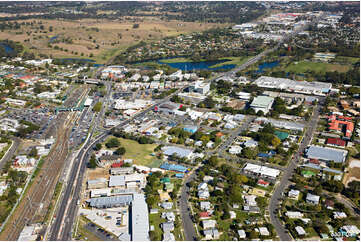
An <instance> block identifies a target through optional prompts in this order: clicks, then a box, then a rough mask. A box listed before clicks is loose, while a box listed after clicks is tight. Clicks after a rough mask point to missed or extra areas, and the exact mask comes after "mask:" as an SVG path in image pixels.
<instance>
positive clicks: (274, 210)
mask: <svg viewBox="0 0 361 242" xmlns="http://www.w3.org/2000/svg"><path fill="white" fill-rule="evenodd" d="M320 110H321V104H317V106H316V108H315V111H314V113H313V115H312V117H311V119H310V120H309V121H308V124H307V126H306V127H307V130H306V133H305V135H304V138H303V139H302V142H301V144H300V146H299V149H298V151H297V153H296V154H295V155H294V156H293V158H292V160H291V162H290V164H289V166H288V167H287V169H286V170H285V171H284V173H283V176H282V178H281V181H280V183H279V185H278V186H277V187H276V189H275V191H274V193H273V195H272V197H271V199H270V204H269V211H270V218H271V223H272V224H273V225H274V226H275V229H276V231H277V234H278V236H279V238H280V240H283V241H290V240H292V238H291V236H290V235H289V233H288V231H287V230H286V229H285V228H284V226H283V224H282V222H281V221H280V219H279V218H278V207H279V204H280V202H281V200H282V194H283V193H284V191H285V189H286V188H287V186H288V184H289V179H290V178H291V177H292V175H293V172H294V170H295V169H296V167H297V162H298V161H299V158H300V152H303V151H304V149H305V148H306V147H307V146H308V144H309V143H310V141H311V140H312V135H313V132H314V131H315V130H316V128H317V123H318V118H319V115H320Z"/></svg>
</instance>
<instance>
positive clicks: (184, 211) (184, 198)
mask: <svg viewBox="0 0 361 242" xmlns="http://www.w3.org/2000/svg"><path fill="white" fill-rule="evenodd" d="M195 177H196V173H195V170H193V171H192V173H191V174H190V175H189V176H188V177H187V178H186V179H185V181H184V183H183V184H184V185H183V187H182V191H181V196H180V206H179V208H180V213H181V218H182V224H183V229H184V237H185V240H187V241H192V240H196V239H197V234H196V232H195V230H194V225H193V221H192V218H191V213H190V208H189V206H188V198H189V196H188V192H189V187H188V186H187V183H188V182H191V181H192V180H194V178H195Z"/></svg>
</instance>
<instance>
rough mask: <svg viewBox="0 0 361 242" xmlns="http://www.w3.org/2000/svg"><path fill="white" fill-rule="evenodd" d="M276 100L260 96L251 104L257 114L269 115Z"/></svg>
mask: <svg viewBox="0 0 361 242" xmlns="http://www.w3.org/2000/svg"><path fill="white" fill-rule="evenodd" d="M273 101H274V98H273V97H268V96H258V97H256V98H254V99H253V101H252V103H251V108H253V109H254V110H255V111H256V113H257V112H258V111H262V112H263V113H264V114H266V113H268V112H269V110H270V109H271V107H272V104H273Z"/></svg>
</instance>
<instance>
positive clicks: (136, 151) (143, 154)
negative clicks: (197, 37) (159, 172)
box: [119, 138, 160, 166]
mask: <svg viewBox="0 0 361 242" xmlns="http://www.w3.org/2000/svg"><path fill="white" fill-rule="evenodd" d="M119 141H120V144H121V146H123V147H124V148H125V150H126V152H125V155H124V158H125V159H133V163H134V164H136V165H142V166H149V165H152V166H156V164H157V161H158V160H159V159H158V158H157V157H155V156H152V155H151V154H152V153H153V152H154V148H155V147H157V145H156V144H139V143H138V142H136V141H134V140H128V139H123V138H119ZM159 164H160V163H159Z"/></svg>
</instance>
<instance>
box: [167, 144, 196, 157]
mask: <svg viewBox="0 0 361 242" xmlns="http://www.w3.org/2000/svg"><path fill="white" fill-rule="evenodd" d="M162 151H163V153H164V154H165V155H167V156H171V155H173V154H176V155H177V156H178V157H180V158H183V157H185V158H187V159H190V158H191V157H192V154H193V151H192V150H189V149H184V148H180V147H177V146H164V147H163V148H162Z"/></svg>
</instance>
